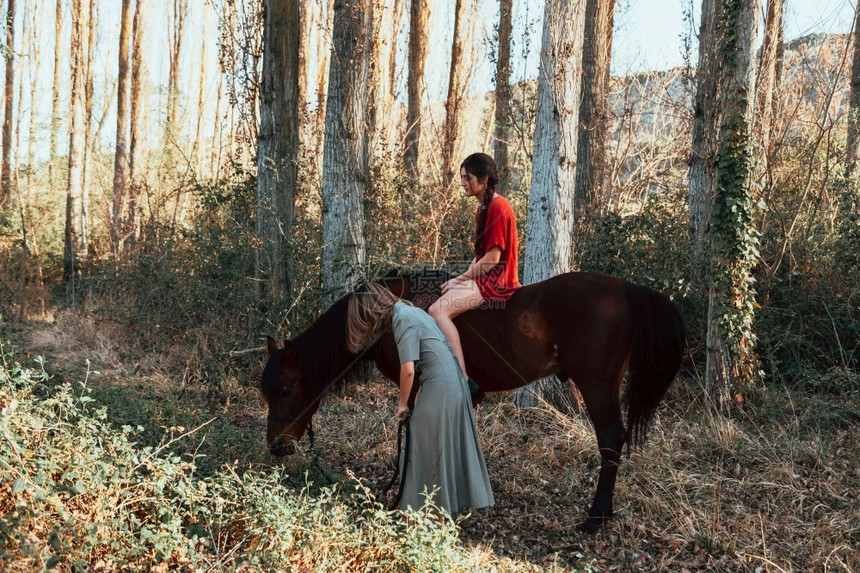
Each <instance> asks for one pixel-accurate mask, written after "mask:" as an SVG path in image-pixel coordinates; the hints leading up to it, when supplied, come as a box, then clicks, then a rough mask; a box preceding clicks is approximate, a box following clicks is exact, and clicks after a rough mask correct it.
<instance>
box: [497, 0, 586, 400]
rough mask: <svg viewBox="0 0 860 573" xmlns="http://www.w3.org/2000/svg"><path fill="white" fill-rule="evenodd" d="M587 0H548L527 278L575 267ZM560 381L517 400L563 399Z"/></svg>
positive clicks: (536, 387)
mask: <svg viewBox="0 0 860 573" xmlns="http://www.w3.org/2000/svg"><path fill="white" fill-rule="evenodd" d="M584 27H585V2H584V1H583V0H547V3H546V7H545V12H544V26H543V36H542V39H541V55H540V68H539V71H538V93H537V116H536V118H535V135H534V139H535V150H534V157H533V162H532V183H531V189H530V190H529V204H528V221H527V230H526V255H525V262H524V268H523V284H533V283H536V282H539V281H542V280H545V279H548V278H549V277H552V276H555V275H558V274H561V273H564V272H567V271H569V270H570V259H571V239H572V232H573V213H572V211H573V207H574V205H573V190H574V185H575V183H576V157H577V149H576V146H577V129H578V127H579V103H580V95H581V91H580V90H581V87H582V80H581V78H582V42H583V29H584ZM562 390H563V389H562V388H560V387H559V386H558V385H557V384H555V383H547V382H546V381H543V382H541V381H539V382H534V383H532V384H530V385H529V386H528V387H526V388H521V389H519V390H517V393H516V396H515V398H514V401H515V402H516V403H517V405H519V406H521V407H530V406H533V405H534V396H535V394H540V395H543V396H544V397H545V398H547V399H549V400H550V401H552V402H558V400H557V398H559V397H560V396H559V395H560V394H564V393H566V390H565V391H562Z"/></svg>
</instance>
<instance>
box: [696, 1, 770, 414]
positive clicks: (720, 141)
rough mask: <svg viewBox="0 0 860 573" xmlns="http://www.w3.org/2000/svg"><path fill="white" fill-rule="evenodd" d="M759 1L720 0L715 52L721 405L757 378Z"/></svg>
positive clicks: (716, 347) (712, 366)
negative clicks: (754, 147) (754, 141)
mask: <svg viewBox="0 0 860 573" xmlns="http://www.w3.org/2000/svg"><path fill="white" fill-rule="evenodd" d="M760 13H761V0H730V1H727V2H724V3H723V4H721V6H720V9H719V11H718V13H717V14H718V17H717V23H718V25H719V27H720V32H719V33H718V34H717V36H718V37H719V42H717V44H716V46H715V47H716V50H715V52H714V55H715V56H717V57H718V58H719V60H720V63H721V65H720V73H719V76H718V84H717V85H718V88H717V98H716V101H717V112H718V117H719V131H718V133H717V135H716V137H715V138H714V139H715V140H716V141H717V150H716V155H715V156H714V158H713V164H714V165H715V166H716V169H715V172H714V183H713V184H714V187H713V192H712V194H711V197H712V201H711V208H710V221H709V225H708V231H707V245H708V253H709V257H708V259H709V261H708V262H709V270H708V274H709V277H710V279H711V280H709V289H708V332H707V359H706V364H705V388H706V390H707V392H708V394H709V395H710V396H711V398H712V399H713V402H714V404H716V405H717V406H718V407H719V408H720V409H726V408H727V407H728V406H729V405H730V404H731V403H732V401H733V399H734V398H736V396H737V392H738V391H739V389H741V388H742V387H743V386H744V385H747V384H752V383H754V382H755V380H756V379H757V378H758V373H759V371H758V365H757V361H756V359H755V340H756V337H755V334H754V332H753V329H752V322H753V315H754V307H755V290H754V288H753V276H752V268H753V266H754V265H755V263H756V261H757V259H758V239H757V233H756V228H755V224H754V223H755V205H754V203H755V202H754V200H753V193H752V184H751V181H750V173H751V170H752V151H751V149H750V131H751V125H752V122H753V113H754V110H755V77H756V65H755V57H754V55H755V50H756V47H757V45H758V31H759V22H760Z"/></svg>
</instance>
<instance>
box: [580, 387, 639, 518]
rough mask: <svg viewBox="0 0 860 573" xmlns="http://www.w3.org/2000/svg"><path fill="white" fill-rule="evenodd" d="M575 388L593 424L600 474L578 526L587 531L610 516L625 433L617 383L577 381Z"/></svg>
mask: <svg viewBox="0 0 860 573" xmlns="http://www.w3.org/2000/svg"><path fill="white" fill-rule="evenodd" d="M578 387H579V391H580V393H581V394H582V398H583V400H584V402H585V407H586V409H587V410H588V415H589V416H590V417H591V421H592V423H593V424H594V430H595V433H596V434H597V447H598V448H600V460H601V463H600V477H599V478H598V480H597V491H596V492H595V494H594V501H593V502H592V504H591V509H589V510H588V517H587V518H586V520H585V522H584V523H583V524H582V525H580V529H582V530H583V531H585V532H587V533H594V532H595V531H597V530H598V529H599V528H600V526H601V525H603V522H604V521H605V520H607V519H609V518H610V517H612V496H613V493H614V492H615V478H616V476H617V475H618V465H619V463H620V461H621V448H622V447H623V446H624V441H625V439H626V436H627V432H626V431H625V430H624V423H623V422H622V420H621V408H620V406H619V404H618V391H617V386H614V387H613V385H612V384H611V383H606V382H605V381H603V382H598V381H590V382H586V383H580V384H578Z"/></svg>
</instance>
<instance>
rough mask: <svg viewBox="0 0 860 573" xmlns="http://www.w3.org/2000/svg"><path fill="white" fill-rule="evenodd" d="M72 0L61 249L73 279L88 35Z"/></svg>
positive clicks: (80, 6) (82, 3)
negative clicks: (70, 72) (67, 146)
mask: <svg viewBox="0 0 860 573" xmlns="http://www.w3.org/2000/svg"><path fill="white" fill-rule="evenodd" d="M71 4H72V49H71V60H72V91H71V113H70V125H69V173H68V180H67V185H66V226H65V236H64V250H63V279H64V280H66V281H71V280H74V278H75V277H76V276H77V275H78V274H79V273H80V269H79V268H78V267H79V260H78V249H79V241H80V238H79V232H80V211H81V194H82V193H81V192H82V187H83V168H84V165H83V159H84V158H83V154H84V145H85V133H84V132H85V127H84V123H85V121H86V110H85V105H86V101H85V99H86V93H85V92H86V60H87V38H88V33H87V31H88V18H87V16H88V14H87V11H88V3H87V0H71Z"/></svg>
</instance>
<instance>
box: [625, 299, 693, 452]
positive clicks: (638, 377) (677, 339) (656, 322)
mask: <svg viewBox="0 0 860 573" xmlns="http://www.w3.org/2000/svg"><path fill="white" fill-rule="evenodd" d="M626 290H627V300H628V304H629V305H630V321H631V326H632V333H633V340H632V342H633V344H632V350H631V355H630V367H629V370H628V372H629V374H628V378H627V391H626V394H625V399H626V402H627V438H628V443H629V444H630V445H631V446H633V447H635V446H637V445H640V444H642V442H644V441H645V435H646V431H647V429H648V424H649V422H650V421H651V418H652V417H653V415H654V411H655V410H656V409H657V405H658V404H659V403H660V400H661V399H662V398H663V395H664V394H665V393H666V390H668V389H669V385H670V384H671V383H672V381H673V380H674V379H675V376H676V375H677V374H678V369H679V368H680V366H681V358H682V356H683V353H684V346H685V344H686V335H685V330H684V320H683V318H681V313H679V312H678V309H677V308H676V307H675V305H674V304H673V303H672V302H671V301H670V300H669V299H668V298H666V297H665V296H664V295H662V294H660V293H658V292H656V291H654V290H651V289H650V288H648V287H644V286H638V285H632V284H629V283H627V285H626Z"/></svg>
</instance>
